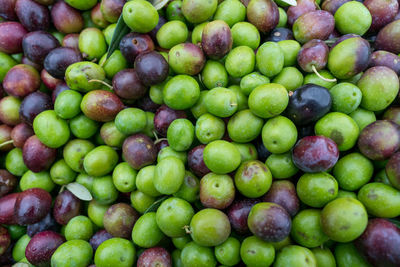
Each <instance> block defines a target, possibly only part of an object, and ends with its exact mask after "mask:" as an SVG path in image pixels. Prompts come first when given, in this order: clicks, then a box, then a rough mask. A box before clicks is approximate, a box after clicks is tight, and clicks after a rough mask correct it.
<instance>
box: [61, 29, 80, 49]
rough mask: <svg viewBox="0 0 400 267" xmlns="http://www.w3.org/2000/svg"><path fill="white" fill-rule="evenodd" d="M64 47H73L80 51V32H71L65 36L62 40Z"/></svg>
mask: <svg viewBox="0 0 400 267" xmlns="http://www.w3.org/2000/svg"><path fill="white" fill-rule="evenodd" d="M62 46H63V47H69V48H73V49H75V50H77V51H79V34H78V33H70V34H67V35H65V36H64V38H63V40H62Z"/></svg>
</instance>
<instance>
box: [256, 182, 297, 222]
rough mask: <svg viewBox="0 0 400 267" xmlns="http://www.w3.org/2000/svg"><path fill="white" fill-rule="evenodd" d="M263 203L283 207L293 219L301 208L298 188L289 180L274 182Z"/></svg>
mask: <svg viewBox="0 0 400 267" xmlns="http://www.w3.org/2000/svg"><path fill="white" fill-rule="evenodd" d="M262 201H264V202H272V203H275V204H278V205H281V206H282V207H283V208H284V209H286V211H287V212H288V213H289V214H290V216H292V217H293V216H294V215H296V214H297V212H298V211H299V208H300V206H299V203H300V201H299V198H298V196H297V193H296V188H295V186H294V184H293V183H292V182H290V181H288V180H283V181H275V182H273V183H272V185H271V188H270V189H269V191H268V193H267V194H265V195H264V196H263V197H262Z"/></svg>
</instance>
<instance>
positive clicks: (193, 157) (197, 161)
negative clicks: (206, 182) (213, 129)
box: [188, 145, 211, 178]
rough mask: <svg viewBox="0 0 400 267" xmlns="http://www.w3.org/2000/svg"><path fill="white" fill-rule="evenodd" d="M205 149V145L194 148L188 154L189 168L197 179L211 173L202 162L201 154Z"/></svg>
mask: <svg viewBox="0 0 400 267" xmlns="http://www.w3.org/2000/svg"><path fill="white" fill-rule="evenodd" d="M205 147H206V146H205V145H199V146H196V147H194V148H193V149H192V150H190V151H189V153H188V165H189V168H190V169H191V170H192V171H193V173H194V174H195V175H196V176H197V177H200V178H201V177H203V176H204V175H206V174H207V173H209V172H211V171H210V169H209V168H207V166H206V164H205V163H204V160H203V152H204V148H205Z"/></svg>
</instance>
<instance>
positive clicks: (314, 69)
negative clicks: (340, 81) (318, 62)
mask: <svg viewBox="0 0 400 267" xmlns="http://www.w3.org/2000/svg"><path fill="white" fill-rule="evenodd" d="M311 68H312V70H313V72H314V73H315V74H317V76H318V77H319V78H320V79H322V80H324V81H326V82H336V81H337V80H336V78H334V79H329V78H325V77H324V76H322V75H321V74H319V72H318V71H317V69H316V68H315V66H314V65H312V67H311Z"/></svg>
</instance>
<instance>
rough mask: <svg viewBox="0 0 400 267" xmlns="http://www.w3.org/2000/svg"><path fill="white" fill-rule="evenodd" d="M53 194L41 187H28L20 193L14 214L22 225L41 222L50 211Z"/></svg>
mask: <svg viewBox="0 0 400 267" xmlns="http://www.w3.org/2000/svg"><path fill="white" fill-rule="evenodd" d="M50 208H51V196H50V194H49V193H48V192H47V191H45V190H43V189H41V188H31V189H27V190H25V191H23V192H21V193H19V194H18V196H17V199H16V201H15V207H14V216H15V220H16V222H17V223H18V224H20V225H27V224H33V223H37V222H39V221H40V220H41V219H43V218H44V217H45V216H46V215H47V214H48V213H49V211H50Z"/></svg>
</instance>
